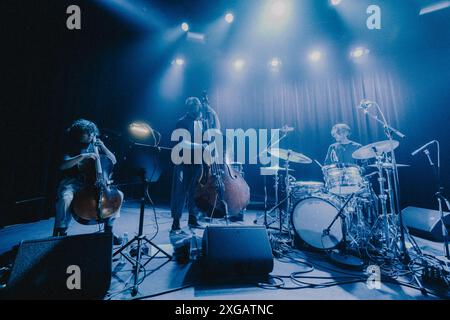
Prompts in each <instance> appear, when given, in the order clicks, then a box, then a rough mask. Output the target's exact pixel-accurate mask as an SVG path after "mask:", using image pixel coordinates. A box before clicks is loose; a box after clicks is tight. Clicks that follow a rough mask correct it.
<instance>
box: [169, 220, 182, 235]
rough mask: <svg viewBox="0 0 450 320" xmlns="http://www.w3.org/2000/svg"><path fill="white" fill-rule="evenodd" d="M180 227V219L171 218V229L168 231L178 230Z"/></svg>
mask: <svg viewBox="0 0 450 320" xmlns="http://www.w3.org/2000/svg"><path fill="white" fill-rule="evenodd" d="M180 230H181V227H180V220H179V219H173V222H172V229H171V230H170V231H174V232H176V231H180Z"/></svg>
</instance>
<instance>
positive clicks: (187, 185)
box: [171, 165, 202, 219]
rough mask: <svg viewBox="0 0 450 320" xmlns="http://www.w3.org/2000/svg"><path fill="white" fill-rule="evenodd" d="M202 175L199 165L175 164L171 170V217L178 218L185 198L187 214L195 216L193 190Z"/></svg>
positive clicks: (195, 208)
mask: <svg viewBox="0 0 450 320" xmlns="http://www.w3.org/2000/svg"><path fill="white" fill-rule="evenodd" d="M201 175H202V166H201V165H177V166H175V168H174V171H173V181H172V197H171V211H172V218H174V219H180V218H181V216H182V214H183V209H184V205H185V203H186V200H187V207H188V211H189V216H193V217H197V216H198V209H197V207H196V206H195V200H194V197H195V192H196V190H197V185H198V182H199V179H200V178H201Z"/></svg>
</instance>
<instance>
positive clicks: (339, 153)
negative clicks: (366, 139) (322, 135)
mask: <svg viewBox="0 0 450 320" xmlns="http://www.w3.org/2000/svg"><path fill="white" fill-rule="evenodd" d="M361 147H362V145H360V144H359V143H356V142H353V141H350V142H349V143H347V144H343V143H334V144H332V145H331V146H330V147H329V148H328V153H327V156H326V159H325V165H331V164H337V163H340V164H345V163H347V164H358V165H361V163H360V161H357V160H356V159H353V157H352V154H353V152H355V151H356V150H358V149H359V148H361Z"/></svg>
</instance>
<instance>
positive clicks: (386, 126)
mask: <svg viewBox="0 0 450 320" xmlns="http://www.w3.org/2000/svg"><path fill="white" fill-rule="evenodd" d="M372 104H374V105H375V106H376V108H377V110H378V112H379V113H380V115H381V117H382V120H380V119H379V118H378V116H376V115H372V114H370V113H369V112H368V111H367V108H363V109H364V113H365V114H367V115H368V116H369V117H371V118H372V119H374V120H375V121H377V122H378V123H380V124H382V125H383V128H384V133H385V135H386V136H387V138H388V139H389V141H390V142H391V147H392V143H393V140H394V139H393V136H392V133H394V134H396V135H397V136H398V137H400V138H402V139H403V138H405V135H404V134H403V133H401V132H400V131H399V130H397V129H395V128H393V127H391V126H390V125H389V124H388V122H387V120H386V117H385V116H384V113H383V111H382V110H381V108H380V106H379V105H378V103H376V102H372ZM391 158H392V164H393V175H394V190H395V192H394V193H395V208H396V209H397V216H398V219H399V220H398V224H400V226H399V227H400V245H401V251H402V255H403V256H402V257H401V261H402V262H403V263H404V264H405V265H408V263H409V262H411V257H410V256H409V253H408V250H407V248H406V239H405V229H404V228H405V226H404V224H403V215H402V212H401V210H400V181H399V175H398V167H397V160H396V157H395V151H394V148H391ZM419 250H420V249H419ZM414 280H415V281H416V283H417V284H418V286H419V288H420V291H421V292H422V294H423V295H427V290H426V289H425V288H424V287H423V285H422V282H421V281H420V279H419V278H417V276H416V275H414Z"/></svg>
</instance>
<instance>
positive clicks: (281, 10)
mask: <svg viewBox="0 0 450 320" xmlns="http://www.w3.org/2000/svg"><path fill="white" fill-rule="evenodd" d="M286 11H287V4H286V2H285V1H284V0H276V1H274V2H273V3H272V5H271V6H270V12H271V14H272V15H273V16H274V17H276V18H281V17H282V16H284V15H285V14H286Z"/></svg>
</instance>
